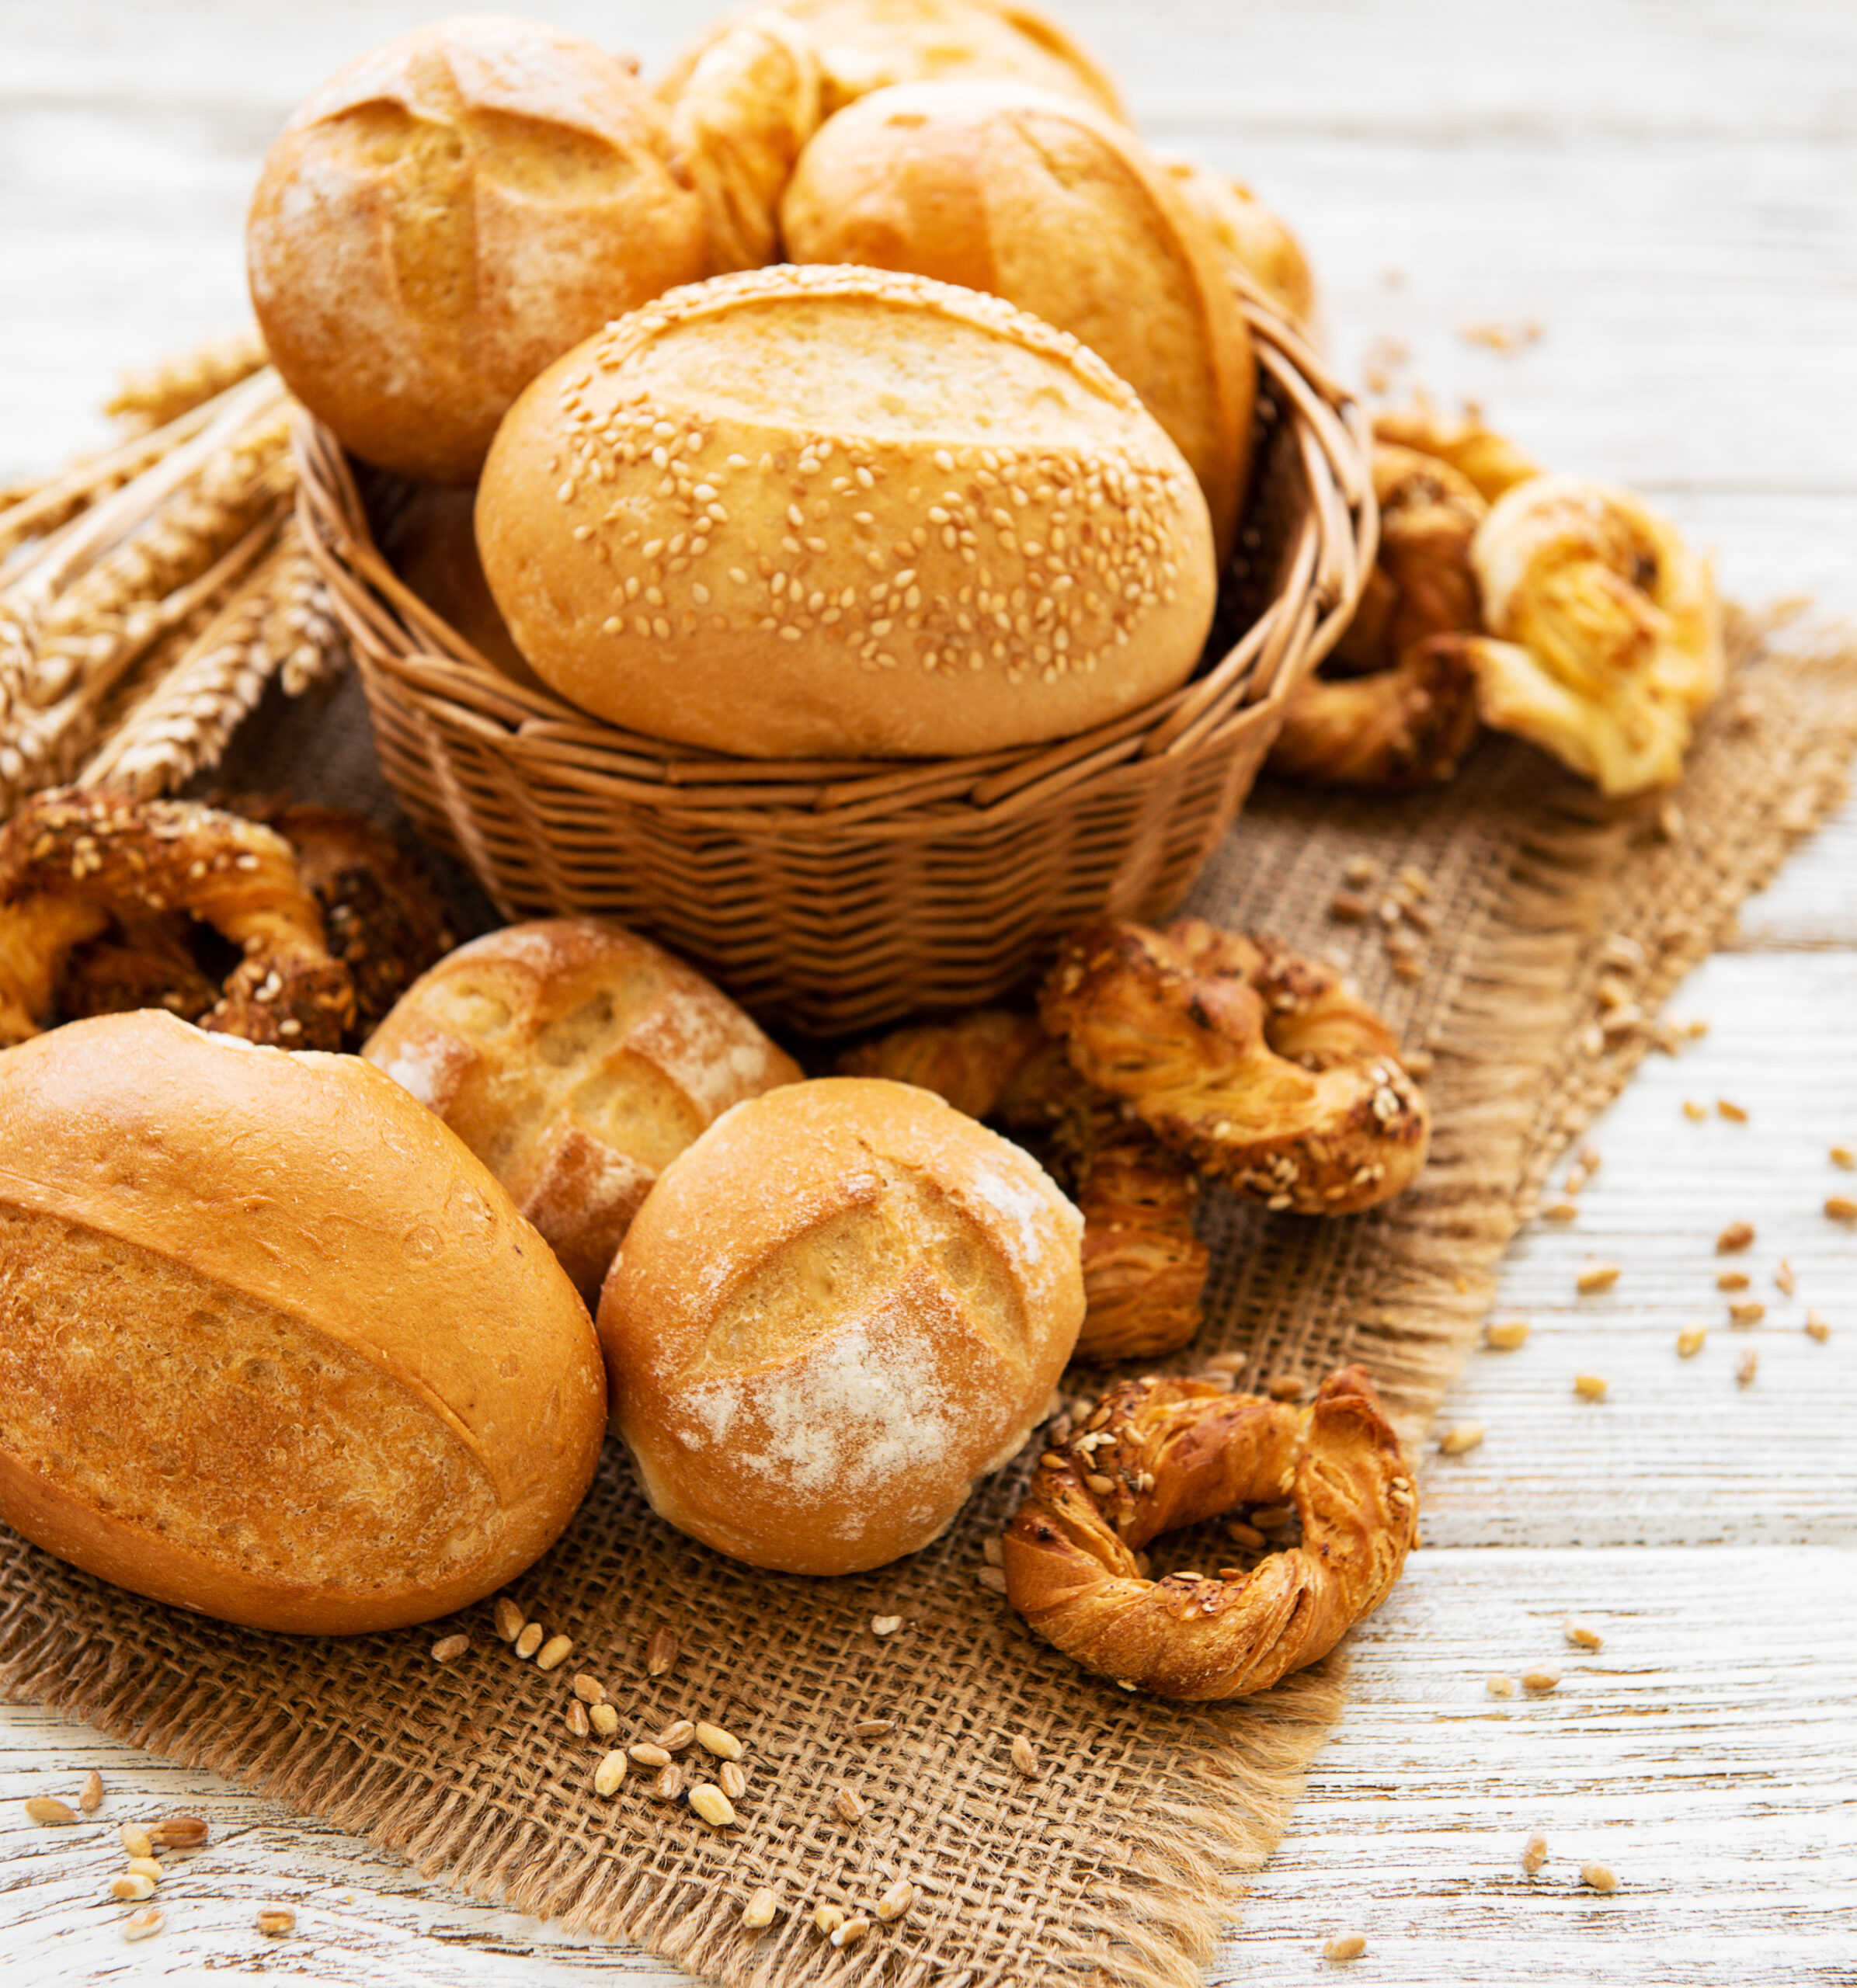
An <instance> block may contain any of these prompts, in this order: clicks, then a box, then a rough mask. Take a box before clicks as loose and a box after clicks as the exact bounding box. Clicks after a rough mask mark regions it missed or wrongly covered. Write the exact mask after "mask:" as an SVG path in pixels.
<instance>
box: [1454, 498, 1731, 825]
mask: <svg viewBox="0 0 1857 1988" xmlns="http://www.w3.org/2000/svg"><path fill="white" fill-rule="evenodd" d="M1471 561H1472V565H1473V568H1474V569H1475V572H1476V578H1477V581H1478V583H1479V585H1480V589H1481V591H1482V595H1483V625H1484V627H1485V628H1486V629H1487V631H1488V634H1489V636H1490V638H1491V639H1489V640H1473V641H1470V642H1469V643H1468V644H1467V645H1466V649H1467V652H1468V654H1469V657H1470V659H1471V661H1472V662H1473V665H1474V666H1475V668H1476V676H1477V704H1478V708H1479V710H1480V712H1481V714H1482V717H1483V722H1484V723H1485V724H1486V725H1491V726H1493V727H1494V728H1496V729H1497V731H1500V732H1514V733H1517V734H1518V735H1520V736H1521V737H1522V738H1524V739H1532V740H1533V741H1534V742H1535V744H1536V745H1540V746H1542V747H1544V748H1545V749H1546V750H1547V751H1549V752H1552V753H1553V755H1554V756H1555V757H1556V759H1560V761H1562V762H1563V763H1564V764H1565V765H1567V766H1571V767H1572V768H1573V769H1574V771H1575V772H1576V773H1584V775H1585V776H1586V777H1587V779H1589V780H1592V781H1593V782H1594V784H1596V785H1597V786H1598V788H1599V790H1600V791H1601V793H1604V794H1638V793H1642V792H1643V791H1645V790H1646V789H1647V788H1650V787H1667V786H1668V785H1669V784H1671V782H1673V781H1674V780H1675V779H1676V778H1677V777H1678V774H1679V773H1681V770H1682V765H1683V755H1684V753H1685V752H1686V751H1687V750H1688V745H1689V741H1690V738H1691V735H1692V728H1693V723H1694V721H1695V718H1697V717H1698V716H1699V714H1701V712H1702V711H1703V710H1705V709H1706V707H1707V706H1708V705H1709V704H1710V703H1712V702H1713V700H1714V699H1715V697H1716V695H1717V694H1718V693H1719V692H1720V690H1721V687H1722V684H1723V680H1724V679H1725V678H1726V676H1727V655H1726V652H1725V651H1724V649H1723V643H1722V627H1721V610H1720V605H1719V603H1717V600H1716V593H1715V582H1714V579H1713V575H1712V574H1711V572H1710V571H1709V565H1708V562H1707V561H1705V560H1702V559H1699V558H1697V557H1696V556H1695V554H1693V553H1692V552H1691V551H1689V550H1688V547H1686V546H1685V544H1684V543H1683V540H1682V539H1681V537H1680V536H1679V535H1678V532H1677V530H1676V528H1675V527H1674V525H1672V524H1671V523H1670V521H1669V520H1668V519H1667V518H1664V517H1663V516H1660V515H1659V514H1658V513H1657V512H1655V511H1654V510H1652V509H1650V506H1648V505H1647V504H1645V503H1644V502H1642V501H1641V500H1640V499H1638V498H1636V497H1635V496H1633V495H1631V493H1630V492H1628V491H1624V490H1619V489H1616V488H1613V487H1612V485H1608V484H1602V483H1594V482H1591V481H1587V480H1585V479H1584V478H1579V477H1571V476H1538V477H1535V478H1531V479H1530V480H1529V481H1527V482H1525V483H1522V484H1519V485H1517V486H1516V487H1515V488H1513V489H1511V491H1509V492H1508V494H1507V495H1504V496H1503V497H1501V499H1498V500H1497V502H1496V504H1495V505H1494V506H1493V507H1492V509H1491V510H1490V515H1489V516H1488V517H1487V518H1486V519H1485V520H1483V523H1482V524H1481V525H1480V527H1478V529H1477V533H1476V539H1475V540H1474V542H1473V545H1472V547H1471Z"/></svg>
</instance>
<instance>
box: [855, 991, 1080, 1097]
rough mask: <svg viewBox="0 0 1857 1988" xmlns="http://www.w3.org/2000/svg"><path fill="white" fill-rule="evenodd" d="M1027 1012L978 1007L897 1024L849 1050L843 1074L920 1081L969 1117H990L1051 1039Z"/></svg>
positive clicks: (909, 1082)
mask: <svg viewBox="0 0 1857 1988" xmlns="http://www.w3.org/2000/svg"><path fill="white" fill-rule="evenodd" d="M1047 1041H1048V1037H1046V1035H1045V1031H1044V1030H1042V1028H1040V1027H1039V1026H1038V1024H1037V1023H1036V1022H1035V1020H1033V1019H1032V1018H1031V1016H1029V1015H1015V1014H1013V1013H1010V1012H1008V1011H1007V1010H1006V1009H1004V1008H978V1009H976V1010H975V1011H974V1012H973V1013H972V1014H969V1015H962V1016H961V1017H958V1019H957V1020H954V1021H951V1022H929V1023H925V1024H920V1025H918V1026H916V1027H909V1028H899V1029H893V1030H892V1031H891V1032H890V1033H889V1034H888V1035H880V1036H878V1037H875V1039H874V1040H873V1041H869V1042H861V1043H859V1044H857V1047H856V1048H852V1049H847V1051H845V1052H844V1054H843V1055H841V1056H840V1058H839V1059H838V1074H839V1075H840V1076H841V1077H888V1078H889V1079H891V1080H892V1082H893V1083H902V1084H920V1086H921V1087H922V1088H923V1090H932V1091H933V1092H934V1093H935V1095H936V1096H937V1097H940V1098H945V1099H946V1100H947V1101H948V1103H950V1104H951V1105H952V1106H953V1107H955V1110H957V1111H962V1112H965V1114H967V1116H968V1117H970V1118H987V1117H991V1116H992V1115H993V1107H995V1106H996V1104H997V1103H999V1101H1000V1097H1001V1095H1002V1094H1003V1093H1004V1091H1005V1090H1006V1089H1007V1086H1008V1085H1009V1084H1010V1083H1011V1082H1012V1080H1013V1079H1014V1077H1016V1076H1017V1075H1018V1074H1019V1072H1021V1070H1022V1069H1024V1067H1025V1065H1027V1063H1028V1062H1030V1061H1031V1058H1033V1057H1035V1056H1036V1055H1038V1052H1039V1051H1041V1050H1042V1049H1043V1048H1045V1044H1046V1042H1047Z"/></svg>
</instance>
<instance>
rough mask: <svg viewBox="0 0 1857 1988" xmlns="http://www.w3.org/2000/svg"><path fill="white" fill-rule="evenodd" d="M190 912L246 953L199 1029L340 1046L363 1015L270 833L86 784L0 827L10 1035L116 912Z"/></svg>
mask: <svg viewBox="0 0 1857 1988" xmlns="http://www.w3.org/2000/svg"><path fill="white" fill-rule="evenodd" d="M176 909H179V910H184V911H186V912H190V913H191V914H192V916H193V917H195V918H196V919H203V920H204V921H205V922H206V923H208V924H210V925H212V926H215V927H216V928H217V930H219V931H220V932H221V933H224V936H225V937H227V938H228V939H229V940H231V941H232V943H233V944H235V946H237V947H239V948H240V950H241V951H242V953H243V954H244V958H242V960H241V961H240V962H239V964H238V966H236V967H235V968H234V969H233V971H232V972H231V975H229V976H228V978H227V981H226V983H225V989H224V992H223V993H222V994H221V996H220V998H219V999H218V1001H217V1003H216V1004H215V1005H214V1006H213V1007H212V1008H211V1009H210V1010H209V1011H208V1012H207V1013H206V1014H205V1015H204V1016H203V1017H201V1020H200V1026H201V1027H203V1028H206V1029H210V1030H216V1031H217V1032H219V1033H221V1034H228V1035H238V1036H242V1037H245V1040H246V1041H250V1042H270V1043H276V1044H280V1045H281V1046H283V1048H310V1049H336V1048H340V1047H341V1044H342V1035H343V1029H344V1028H345V1027H346V1026H347V1024H348V1022H349V1018H350V1017H352V1015H353V1012H354V989H353V982H351V981H350V979H349V973H348V969H347V968H346V967H345V966H344V965H343V964H342V963H341V961H339V960H336V959H332V958H330V957H329V951H328V948H327V947H326V945H325V943H324V937H323V929H322V912H321V911H320V909H318V905H317V903H316V901H315V898H314V897H312V896H311V895H310V894H309V892H308V891H306V890H305V889H304V887H303V885H302V883H301V881H300V879H299V878H298V876H297V864H296V859H295V857H294V855H293V853H291V850H290V845H289V844H288V843H287V842H285V841H284V840H283V838H282V837H281V836H279V835H277V834H276V832H274V831H273V830H272V829H267V828H264V827H263V826H261V825H259V824H258V823H256V822H248V821H245V820H244V819H242V818H241V817H239V816H238V815H228V814H225V813H223V812H221V811H219V810H218V809H216V808H203V807H201V806H200V805H199V804H198V803H197V802H195V801H138V800H136V799H134V798H132V797H130V796H127V795H123V794H113V793H109V792H103V791H88V790H85V789H83V788H79V787H64V788H55V789H52V790H50V791H47V792H46V793H43V794H38V795H36V796H35V797H34V798H33V799H32V800H31V801H28V802H27V803H26V805H25V806H24V807H23V808H21V809H20V811H19V813H18V814H16V815H15V816H14V817H13V818H12V820H11V821H10V822H8V823H7V825H6V826H5V829H0V1042H19V1041H24V1040H25V1039H26V1037H28V1036H30V1035H33V1034H36V1033H37V1030H39V1029H40V1027H42V1026H43V1022H44V1020H45V1018H46V1016H47V1012H48V1010H49V1009H50V1003H51V998H52V994H53V992H54V989H55V987H56V985H57V975H58V971H59V968H61V965H62V964H63V954H64V951H68V948H69V947H71V945H74V944H76V943H77V942H78V940H80V939H83V938H88V937H93V936H94V935H95V934H96V933H98V932H99V931H100V930H102V929H103V926H105V925H106V923H108V922H109V920H110V918H112V917H116V918H119V919H122V918H127V919H132V920H133V919H146V918H148V917H159V916H162V915H163V914H165V913H166V912H169V911H172V910H176Z"/></svg>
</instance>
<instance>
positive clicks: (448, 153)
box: [246, 14, 708, 483]
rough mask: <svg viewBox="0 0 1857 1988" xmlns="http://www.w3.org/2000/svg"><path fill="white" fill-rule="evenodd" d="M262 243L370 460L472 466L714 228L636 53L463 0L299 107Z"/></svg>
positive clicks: (304, 353)
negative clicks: (521, 400) (546, 386)
mask: <svg viewBox="0 0 1857 1988" xmlns="http://www.w3.org/2000/svg"><path fill="white" fill-rule="evenodd" d="M246 252H247V260H248V263H249V272H250V276H251V287H252V307H253V308H254V309H255V310H256V312H257V314H258V321H259V325H260V326H261V327H262V328H263V332H264V339H265V343H266V346H267V347H268V348H269V349H270V353H271V356H272V357H273V359H274V360H275V361H276V366H277V370H278V371H279V372H280V373H281V374H283V378H284V381H285V383H286V384H287V385H288V386H289V388H290V391H292V392H293V393H294V394H296V395H297V398H298V399H300V400H301V401H303V403H304V405H305V406H307V407H308V408H309V409H310V410H311V412H312V413H314V414H315V415H317V416H318V419H321V420H322V421H325V422H327V423H328V424H329V426H330V427H331V428H332V429H334V430H335V432H336V435H337V436H339V438H340V440H342V442H343V444H344V445H345V446H346V447H348V448H350V449H352V450H353V451H354V452H355V454H356V455H358V456H363V457H366V458H367V461H369V462H371V463H378V464H381V466H382V467H384V468H387V469H393V470H398V471H401V472H402V474H405V475H408V476H417V477H429V478H432V479H433V481H437V482H441V483H447V482H449V483H455V482H464V481H468V480H469V479H470V478H471V477H472V476H474V475H475V474H476V472H477V469H478V465H479V464H481V463H482V461H483V459H484V451H485V450H486V449H487V448H488V447H489V446H490V437H491V436H492V434H494V433H496V424H497V422H499V420H501V419H502V418H503V410H504V409H505V408H507V407H508V406H509V403H510V401H513V400H514V399H515V398H516V394H518V393H520V391H521V390H522V389H523V387H524V386H525V385H527V383H528V382H529V381H530V380H532V379H533V378H534V377H535V375H536V374H537V373H539V372H540V371H541V369H542V368H543V367H544V366H545V365H547V364H548V361H549V360H551V359H553V358H554V357H555V356H556V355H557V354H558V353H562V352H565V351H566V349H568V347H569V346H571V345H573V344H575V343H576V342H578V341H579V340H580V339H584V338H586V337H587V336H588V335H589V334H590V333H592V332H595V331H596V330H597V329H598V328H600V325H603V324H604V323H605V322H606V321H607V319H608V318H616V317H617V316H619V315H620V314H621V312H622V311H629V310H631V308H633V306H634V305H635V304H642V303H643V302H644V301H645V299H646V298H647V297H655V296H656V295H657V294H658V293H659V291H660V290H668V289H669V288H670V287H672V286H673V284H676V283H688V282H690V281H691V280H693V279H694V278H695V277H697V276H701V275H702V274H703V273H704V270H705V269H706V267H707V262H706V257H707V254H708V248H707V244H706V240H705V236H704V221H703V206H702V203H701V200H698V199H697V196H696V195H695V194H694V193H692V192H691V191H690V189H688V188H687V186H684V185H683V184H682V183H680V181H679V179H677V177H676V174H675V173H674V172H673V169H672V164H671V158H670V136H669V128H668V127H667V124H666V120H665V116H664V113H663V111H662V108H661V107H660V106H659V104H658V103H657V102H656V100H655V99H653V97H652V96H651V94H650V92H649V91H647V90H646V89H645V88H644V87H643V86H642V85H641V84H640V83H639V82H638V80H637V79H636V78H635V76H634V75H633V74H632V71H631V68H629V67H628V65H627V64H625V63H624V62H623V61H621V59H620V58H619V57H617V56H616V55H611V54H607V51H606V50H604V49H602V48H599V47H595V45H594V44H593V43H592V42H590V41H583V40H581V39H580V38H579V36H575V35H569V34H563V33H561V32H560V31H559V30H558V29H555V28H551V27H544V26H542V25H541V24H540V23H537V22H534V21H525V20H520V19H514V18H513V17H512V16H508V15H503V14H464V15H460V16H457V17H455V18H454V19H450V20H445V21H437V22H434V23H431V24H430V25H429V26H425V27H421V28H417V29H415V30H413V32H412V33H410V34H405V35H402V36H400V37H399V38H398V40H394V41H390V42H388V43H384V45H383V46H382V47H379V48H376V49H373V50H370V51H369V52H368V53H367V54H365V55H363V56H361V57H359V58H358V59H357V60H356V61H353V62H351V63H349V64H348V65H347V67H346V68H343V69H342V70H339V71H338V72H337V73H336V75H333V76H332V77H331V78H329V81H328V82H326V83H325V84H324V85H322V88H321V89H318V91H317V92H315V95H313V96H311V98H310V99H309V100H308V103H305V104H304V106H302V108H301V109H300V110H298V111H297V113H296V115H295V116H294V117H292V118H291V120H290V122H289V123H287V125H286V126H285V127H284V128H283V131H282V132H281V133H280V134H279V136H278V138H277V141H276V144H274V145H273V146H272V148H271V150H270V155H269V156H268V157H267V158H266V160H265V162H264V170H263V172H262V173H261V174H260V176H259V181H258V186H257V190H256V193H254V194H253V196H252V211H251V216H250V219H249V222H248V224H247V228H246Z"/></svg>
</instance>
